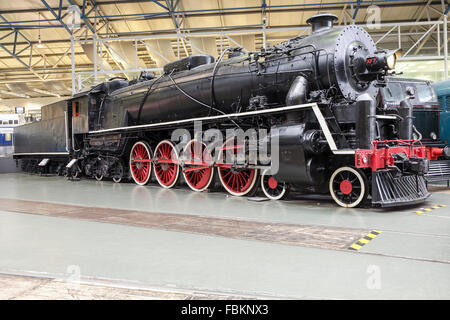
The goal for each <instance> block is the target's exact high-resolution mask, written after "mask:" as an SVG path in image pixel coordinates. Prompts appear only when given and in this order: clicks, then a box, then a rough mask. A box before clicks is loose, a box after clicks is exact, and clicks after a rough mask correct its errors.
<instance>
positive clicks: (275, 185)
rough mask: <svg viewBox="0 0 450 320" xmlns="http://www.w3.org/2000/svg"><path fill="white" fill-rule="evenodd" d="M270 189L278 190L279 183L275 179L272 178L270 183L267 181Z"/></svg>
mask: <svg viewBox="0 0 450 320" xmlns="http://www.w3.org/2000/svg"><path fill="white" fill-rule="evenodd" d="M267 184H268V185H269V188H270V189H276V188H277V187H278V182H277V180H275V178H274V177H270V178H269V181H267Z"/></svg>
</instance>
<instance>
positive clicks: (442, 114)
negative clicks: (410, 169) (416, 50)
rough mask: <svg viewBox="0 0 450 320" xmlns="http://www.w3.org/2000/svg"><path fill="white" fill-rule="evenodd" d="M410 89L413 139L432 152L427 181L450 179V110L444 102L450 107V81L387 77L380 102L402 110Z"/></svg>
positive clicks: (380, 93) (380, 92) (383, 107)
mask: <svg viewBox="0 0 450 320" xmlns="http://www.w3.org/2000/svg"><path fill="white" fill-rule="evenodd" d="M444 83H446V84H444ZM444 88H446V90H445V89H444ZM407 92H412V93H413V98H412V99H411V100H410V101H411V103H412V105H413V110H414V111H413V116H414V120H413V124H414V126H413V138H414V139H415V140H418V141H420V142H418V143H421V144H423V145H424V146H426V147H427V149H428V150H429V152H430V154H431V160H432V161H431V162H430V170H429V173H428V174H427V175H426V180H427V181H428V182H436V181H447V182H448V181H449V180H450V160H445V159H444V158H445V157H444V153H447V152H449V151H450V150H449V149H450V147H449V146H448V142H449V140H450V119H449V115H450V113H449V112H447V111H446V108H445V103H444V104H443V103H442V102H443V101H444V102H446V103H447V106H448V104H449V103H450V81H443V82H441V83H436V84H433V83H432V82H431V81H428V80H421V79H410V78H400V77H386V86H385V87H382V88H381V89H380V91H379V96H378V105H379V107H380V108H382V109H384V110H395V109H398V108H399V107H400V101H401V100H402V99H404V98H405V96H406V94H407ZM445 93H446V94H447V96H446V97H445V99H444V94H445ZM446 99H447V100H446ZM381 130H382V128H381Z"/></svg>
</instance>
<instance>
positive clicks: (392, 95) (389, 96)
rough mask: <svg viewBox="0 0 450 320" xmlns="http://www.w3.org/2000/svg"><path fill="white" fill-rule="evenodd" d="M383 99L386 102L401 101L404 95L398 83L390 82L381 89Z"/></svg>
mask: <svg viewBox="0 0 450 320" xmlns="http://www.w3.org/2000/svg"><path fill="white" fill-rule="evenodd" d="M382 91H383V97H384V99H385V100H386V101H401V100H403V98H404V96H405V94H404V92H403V91H404V90H403V88H402V85H401V84H400V83H396V82H391V83H388V84H387V86H386V87H384V88H382Z"/></svg>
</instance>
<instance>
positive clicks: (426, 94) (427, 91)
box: [416, 83, 437, 102]
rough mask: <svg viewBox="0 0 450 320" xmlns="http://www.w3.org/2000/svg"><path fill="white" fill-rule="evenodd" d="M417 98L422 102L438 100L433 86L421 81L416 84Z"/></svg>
mask: <svg viewBox="0 0 450 320" xmlns="http://www.w3.org/2000/svg"><path fill="white" fill-rule="evenodd" d="M416 90H417V98H418V99H419V101H420V102H435V101H436V100H437V98H436V95H435V93H434V91H433V89H432V88H431V86H429V85H427V84H425V83H420V84H417V85H416Z"/></svg>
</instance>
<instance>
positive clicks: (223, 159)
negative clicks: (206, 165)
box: [218, 138, 258, 196]
mask: <svg viewBox="0 0 450 320" xmlns="http://www.w3.org/2000/svg"><path fill="white" fill-rule="evenodd" d="M239 153H243V154H245V146H243V145H237V144H236V139H235V138H231V139H228V140H227V141H226V142H225V143H224V144H223V146H222V148H221V150H220V155H219V162H220V164H219V168H218V173H219V179H220V182H221V183H222V186H223V187H224V188H225V190H226V191H228V192H229V193H231V194H232V195H234V196H245V195H246V194H249V193H251V192H252V191H254V190H255V185H256V180H257V179H258V169H249V168H233V167H231V166H229V165H230V164H231V163H233V162H234V160H233V159H238V158H239V157H238V154H239Z"/></svg>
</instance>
